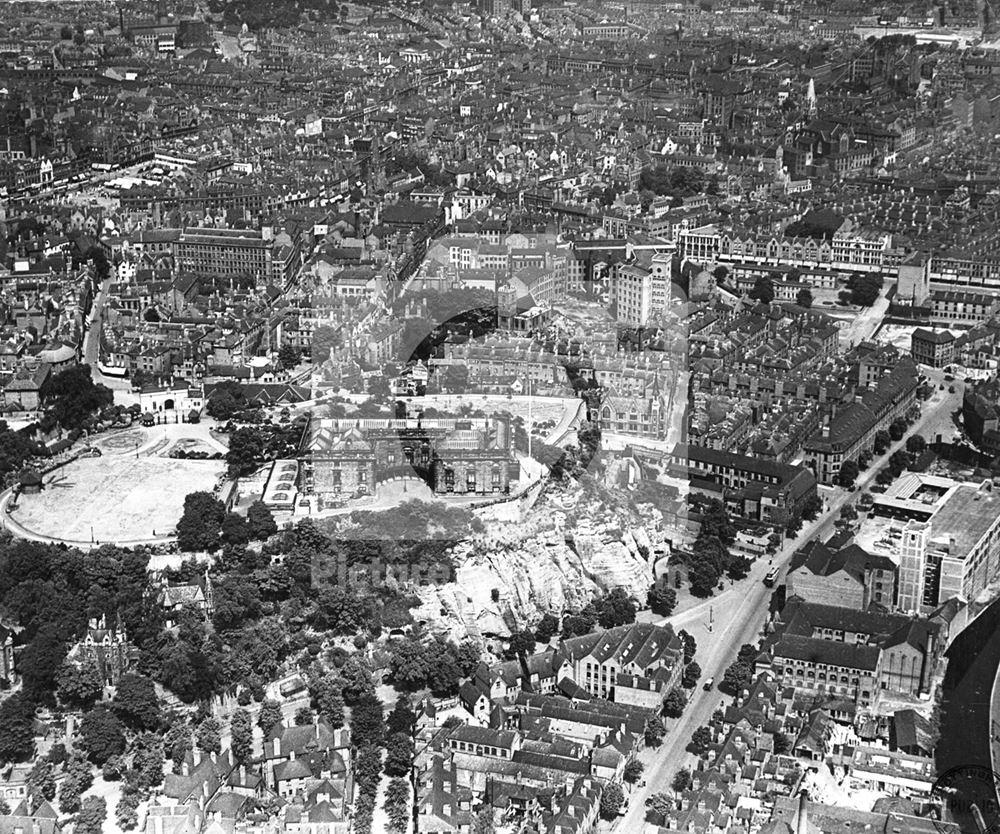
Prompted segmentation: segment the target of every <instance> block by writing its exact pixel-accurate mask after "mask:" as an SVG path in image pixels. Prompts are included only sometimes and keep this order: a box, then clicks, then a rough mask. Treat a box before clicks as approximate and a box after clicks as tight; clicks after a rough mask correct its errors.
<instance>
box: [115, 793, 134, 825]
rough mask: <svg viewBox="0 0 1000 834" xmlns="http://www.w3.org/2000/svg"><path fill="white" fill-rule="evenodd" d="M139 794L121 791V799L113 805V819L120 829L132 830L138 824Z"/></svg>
mask: <svg viewBox="0 0 1000 834" xmlns="http://www.w3.org/2000/svg"><path fill="white" fill-rule="evenodd" d="M138 807H139V795H138V794H136V793H125V792H123V793H122V796H121V799H119V800H118V804H117V805H116V806H115V821H116V822H117V823H118V827H119V828H120V829H122V831H134V830H135V829H136V828H137V827H138V825H139V814H138V811H137V809H138Z"/></svg>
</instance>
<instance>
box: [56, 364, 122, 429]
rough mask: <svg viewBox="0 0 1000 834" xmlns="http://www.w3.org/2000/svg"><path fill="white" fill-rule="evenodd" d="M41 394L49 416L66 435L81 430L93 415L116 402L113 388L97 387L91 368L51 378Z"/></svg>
mask: <svg viewBox="0 0 1000 834" xmlns="http://www.w3.org/2000/svg"><path fill="white" fill-rule="evenodd" d="M40 393H41V396H42V400H43V402H44V404H45V406H46V410H47V416H48V417H49V418H50V419H52V420H54V421H55V422H56V423H58V424H59V425H60V426H62V427H63V428H64V429H65V430H66V431H73V430H74V429H79V428H81V427H82V426H83V424H84V423H85V422H86V421H87V419H88V418H89V417H90V416H91V415H92V414H94V413H95V412H99V411H101V410H102V409H105V408H107V407H108V406H109V405H111V404H112V403H114V401H115V395H114V392H112V391H111V389H110V388H107V387H106V386H104V385H95V384H94V380H93V379H91V368H90V365H74V366H73V367H71V368H67V369H66V370H64V371H60V372H59V373H57V374H55V375H54V376H51V377H49V379H48V380H46V382H45V383H44V385H43V386H42V390H41V392H40Z"/></svg>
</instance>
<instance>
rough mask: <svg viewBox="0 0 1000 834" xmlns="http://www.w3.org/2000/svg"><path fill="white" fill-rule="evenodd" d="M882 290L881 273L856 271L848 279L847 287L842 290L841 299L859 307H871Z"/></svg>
mask: <svg viewBox="0 0 1000 834" xmlns="http://www.w3.org/2000/svg"><path fill="white" fill-rule="evenodd" d="M880 292H882V276H881V275H873V274H871V273H863V274H861V273H855V274H853V275H851V277H850V278H849V279H848V280H847V289H845V290H842V291H841V292H840V301H841V303H843V304H853V305H855V306H857V307H871V306H872V304H874V303H875V301H876V299H878V297H879V293H880Z"/></svg>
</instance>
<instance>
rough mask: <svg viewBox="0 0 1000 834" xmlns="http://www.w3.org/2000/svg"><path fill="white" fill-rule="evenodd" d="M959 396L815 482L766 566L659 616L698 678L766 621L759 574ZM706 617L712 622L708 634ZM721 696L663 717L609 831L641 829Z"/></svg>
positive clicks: (816, 531) (932, 405) (717, 672)
mask: <svg viewBox="0 0 1000 834" xmlns="http://www.w3.org/2000/svg"><path fill="white" fill-rule="evenodd" d="M961 396H962V394H961V386H960V385H959V386H957V387H956V392H955V394H949V393H948V391H947V388H946V389H945V390H944V391H940V390H937V391H935V394H934V396H933V397H932V399H931V400H929V401H928V402H927V403H925V404H924V409H923V413H922V414H921V416H920V419H919V420H918V421H917V422H916V423H915V424H914V425H913V427H912V428H911V429H910V430H909V431H908V432H907V434H906V435H904V436H903V437H902V438H901V439H900V440H898V441H896V442H895V443H892V444H891V445H890V446H889V448H888V449H887V450H886V451H885V453H884V454H882V455H881V456H879V457H878V458H875V459H873V460H872V462H871V465H870V466H869V467H868V468H867V469H866V470H865V471H864V472H862V473H861V474H860V475H859V476H858V480H857V484H856V489H855V491H854V492H849V491H847V490H845V489H841V488H830V487H821V488H820V494H821V496H822V497H823V500H824V511H823V513H822V514H821V515H820V516H819V517H818V518H817V519H816V520H815V521H813V522H810V523H808V524H806V525H804V527H803V529H802V530H801V531H800V533H799V535H798V536H796V537H795V539H792V540H786V543H785V544H784V546H783V547H782V549H781V551H779V552H778V553H777V554H776V555H775V558H774V559H773V565H772V562H771V561H768V560H767V559H763V558H761V559H757V560H756V562H755V563H754V564H753V566H752V568H751V570H750V575H749V576H748V577H747V578H746V579H744V580H742V581H740V582H739V583H737V584H736V585H734V586H731V587H729V588H727V589H726V590H725V591H723V592H721V593H717V594H716V596H714V597H713V598H712V599H710V600H706V601H705V602H702V603H699V604H698V605H696V606H694V607H692V608H689V609H688V610H687V611H684V612H683V613H681V614H678V615H676V616H671V617H667V618H666V619H664V620H661V622H664V623H670V624H671V625H672V626H673V627H674V629H675V630H679V629H684V630H686V631H688V632H689V633H690V634H691V635H692V636H693V637H694V638H695V641H696V642H697V644H698V650H697V653H696V658H695V659H696V660H697V662H698V665H699V666H701V669H702V681H705V680H707V679H708V678H710V677H711V678H714V679H715V681H716V683H718V682H719V681H721V680H722V676H723V673H724V672H725V670H726V667H727V666H728V665H729V664H730V663H732V662H733V660H734V659H735V657H736V653H737V652H738V651H739V648H740V646H742V645H743V644H744V643H757V641H758V639H759V637H760V633H761V629H762V628H763V625H764V623H765V621H766V619H767V611H768V604H769V600H770V594H771V589H769V588H767V587H765V586H764V583H763V579H764V575H765V574H766V573H767V572H768V571H769V570H770V569H771V567H772V566H774V565H776V566H778V567H779V568H780V578H779V584H780V583H781V582H782V581H784V575H785V572H786V570H787V566H788V563H789V561H791V558H792V555H793V554H794V553H795V552H796V551H797V550H799V549H800V548H801V547H802V546H803V545H804V544H805V543H806V542H807V541H810V540H811V539H814V538H821V539H824V540H825V539H826V538H828V537H829V536H830V535H831V534H832V533H833V532H834V528H835V523H836V521H837V518H838V517H839V514H840V510H841V508H842V507H843V506H844V505H845V504H848V503H850V502H852V501H853V500H854V499H855V498H857V497H858V496H859V495H860V494H861V492H862V491H863V490H864V489H865V488H867V487H868V486H869V485H870V484H871V483H872V482H873V481H874V480H875V476H876V474H877V473H878V471H879V470H880V469H881V468H882V467H883V466H885V464H886V463H887V462H888V460H889V457H890V456H891V455H892V454H893V452H895V451H896V450H898V449H901V448H903V447H904V446H905V444H906V439H907V438H908V437H909V436H910V435H912V434H923V433H925V432H926V431H927V430H928V429H930V428H933V427H936V426H940V425H943V424H944V421H946V420H947V421H948V422H949V423H950V420H951V416H950V415H951V412H953V411H954V410H955V409H956V408H958V407H960V405H961ZM709 617H711V618H712V620H713V623H712V626H711V628H712V630H711V631H709ZM726 699H727V698H726V696H724V695H723V694H722V693H720V692H718V691H717V690H715V689H713V690H711V691H705V690H704V689H702V688H701V686H700V685H699V687H698V688H696V689H694V690H692V691H691V701H690V703H689V704H688V706H687V709H686V710H685V711H684V714H683V715H682V716H681V717H680V718H678V719H665V720H666V723H667V735H666V738H665V739H664V742H663V745H662V746H661V747H660V748H659V749H658V750H655V751H654V750H644V751H642V753H641V754H640V759H641V761H642V762H643V764H645V766H646V770H645V773H644V780H645V785H644V786H637V787H635V788H633V789H632V791H631V792H630V795H629V804H628V809H627V811H626V813H625V816H623V817H619V819H618V821H617V822H616V823H615V824H614V825H613V826H612V829H613V830H614V831H615V832H621V834H634V832H640V831H642V830H643V827H644V824H645V823H644V820H645V815H646V807H645V801H646V799H647V797H649V796H650V795H651V794H653V793H657V792H661V791H667V790H669V789H670V783H671V781H672V780H673V777H674V774H675V773H676V772H677V771H678V770H679V769H680V768H682V767H692V766H693V765H694V763H695V757H694V756H693V755H692V754H690V753H688V752H687V751H686V750H685V747H687V745H688V743H689V742H690V740H691V734H692V733H693V732H694V731H695V729H696V728H697V727H699V726H701V725H703V724H707V723H708V721H709V719H711V717H712V713H713V712H715V710H716V709H718V707H719V705H720V704H721V703H723V702H724V701H725V700H726Z"/></svg>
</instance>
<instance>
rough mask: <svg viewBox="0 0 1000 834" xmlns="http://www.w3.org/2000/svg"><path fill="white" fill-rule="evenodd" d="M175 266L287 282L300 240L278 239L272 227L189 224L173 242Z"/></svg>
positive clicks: (296, 261)
mask: <svg viewBox="0 0 1000 834" xmlns="http://www.w3.org/2000/svg"><path fill="white" fill-rule="evenodd" d="M176 253H177V255H176V258H177V266H178V268H179V269H180V270H182V271H185V272H190V273H192V274H194V275H225V276H230V275H234V276H235V275H252V276H255V277H256V278H257V281H258V283H259V284H268V283H274V284H277V285H278V286H280V287H284V286H286V285H287V284H288V283H289V282H290V281H291V279H292V278H293V277H294V275H295V271H296V270H297V269H298V267H299V263H300V241H299V238H298V237H295V238H294V239H291V242H290V243H289V242H285V243H282V242H278V241H276V240H275V239H274V237H273V234H272V230H271V229H269V228H265V229H262V230H259V231H255V230H253V229H211V228H193V227H188V228H186V229H184V231H183V232H181V234H180V236H179V237H178V239H177V244H176Z"/></svg>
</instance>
